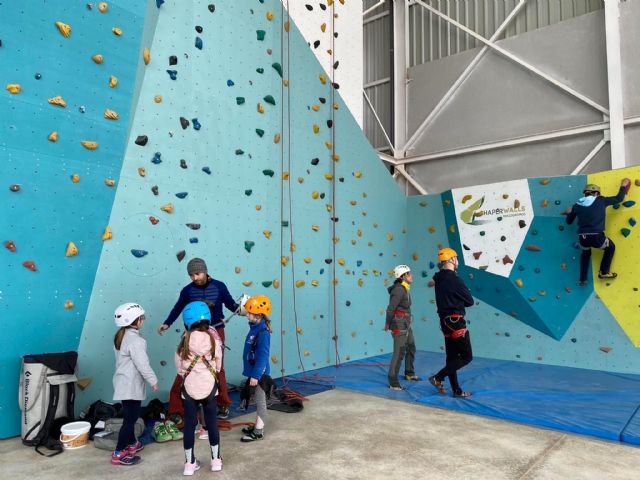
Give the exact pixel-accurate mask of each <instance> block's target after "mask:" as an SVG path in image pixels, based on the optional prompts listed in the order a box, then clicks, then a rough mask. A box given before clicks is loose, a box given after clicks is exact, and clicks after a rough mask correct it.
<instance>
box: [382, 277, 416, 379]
mask: <svg viewBox="0 0 640 480" xmlns="http://www.w3.org/2000/svg"><path fill="white" fill-rule="evenodd" d="M393 276H394V277H395V278H396V280H395V282H394V283H393V285H391V286H390V287H389V288H388V291H389V305H388V306H387V317H386V321H385V324H384V329H385V331H389V330H390V331H391V335H392V336H393V356H392V357H391V364H390V365H389V375H388V377H389V388H390V389H391V390H402V385H400V382H398V372H399V371H400V364H401V363H402V360H403V359H404V378H405V380H413V381H419V380H420V377H418V376H417V375H416V372H415V370H414V366H413V360H414V358H415V355H416V344H415V341H414V339H413V330H412V329H411V318H412V317H411V292H410V291H411V284H412V283H413V274H412V273H411V269H410V268H409V267H408V266H407V265H397V266H396V267H395V268H394V269H393Z"/></svg>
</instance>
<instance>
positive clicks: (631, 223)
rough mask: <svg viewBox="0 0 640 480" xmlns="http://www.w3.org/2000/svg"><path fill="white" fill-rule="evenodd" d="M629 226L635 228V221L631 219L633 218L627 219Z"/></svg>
mask: <svg viewBox="0 0 640 480" xmlns="http://www.w3.org/2000/svg"><path fill="white" fill-rule="evenodd" d="M629 225H631V226H632V227H635V226H636V219H635V218H633V217H631V218H630V219H629Z"/></svg>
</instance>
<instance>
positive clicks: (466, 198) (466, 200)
mask: <svg viewBox="0 0 640 480" xmlns="http://www.w3.org/2000/svg"><path fill="white" fill-rule="evenodd" d="M472 198H473V195H465V196H464V197H462V203H467V202H468V201H469V200H471V199H472Z"/></svg>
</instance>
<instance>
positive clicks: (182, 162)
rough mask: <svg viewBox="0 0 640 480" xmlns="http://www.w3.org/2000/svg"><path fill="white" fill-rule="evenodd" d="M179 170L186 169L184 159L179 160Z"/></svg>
mask: <svg viewBox="0 0 640 480" xmlns="http://www.w3.org/2000/svg"><path fill="white" fill-rule="evenodd" d="M180 168H187V161H186V160H185V159H184V158H181V159H180Z"/></svg>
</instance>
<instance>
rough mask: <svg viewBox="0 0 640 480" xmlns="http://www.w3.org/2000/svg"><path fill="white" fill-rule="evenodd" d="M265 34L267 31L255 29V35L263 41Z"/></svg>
mask: <svg viewBox="0 0 640 480" xmlns="http://www.w3.org/2000/svg"><path fill="white" fill-rule="evenodd" d="M266 34H267V32H265V31H264V30H256V35H257V37H258V40H260V41H263V40H264V36H265V35H266Z"/></svg>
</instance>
